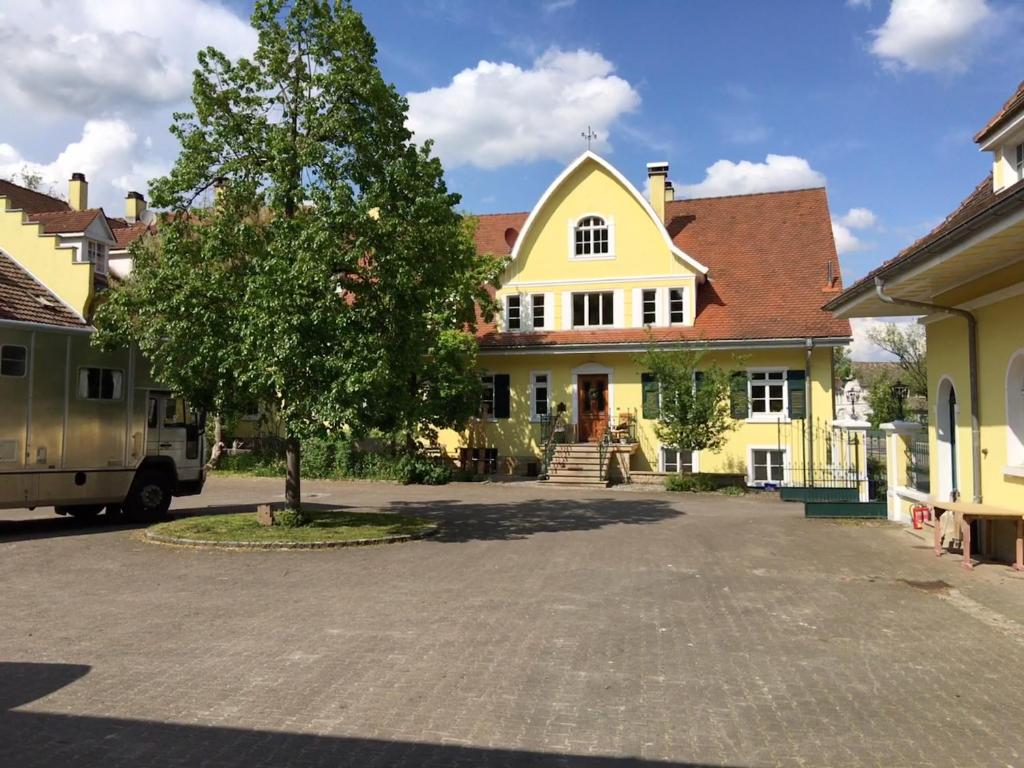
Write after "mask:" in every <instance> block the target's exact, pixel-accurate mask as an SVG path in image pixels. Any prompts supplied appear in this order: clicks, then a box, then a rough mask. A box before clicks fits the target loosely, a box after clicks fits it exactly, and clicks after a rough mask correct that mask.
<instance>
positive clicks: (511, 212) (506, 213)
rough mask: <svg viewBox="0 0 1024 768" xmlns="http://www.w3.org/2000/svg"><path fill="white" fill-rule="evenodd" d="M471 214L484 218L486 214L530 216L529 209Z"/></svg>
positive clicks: (471, 214)
mask: <svg viewBox="0 0 1024 768" xmlns="http://www.w3.org/2000/svg"><path fill="white" fill-rule="evenodd" d="M469 215H470V216H476V218H478V219H482V218H484V217H485V216H529V215H530V212H529V211H508V212H499V213H470V214H469Z"/></svg>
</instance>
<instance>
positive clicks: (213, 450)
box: [206, 413, 224, 469]
mask: <svg viewBox="0 0 1024 768" xmlns="http://www.w3.org/2000/svg"><path fill="white" fill-rule="evenodd" d="M223 454H224V421H223V420H222V419H221V417H220V414H219V413H218V414H217V415H216V416H214V417H213V445H212V446H211V447H210V460H209V461H208V462H206V468H207V469H216V468H217V467H218V466H220V457H221V456H222V455H223Z"/></svg>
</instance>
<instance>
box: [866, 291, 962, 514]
mask: <svg viewBox="0 0 1024 768" xmlns="http://www.w3.org/2000/svg"><path fill="white" fill-rule="evenodd" d="M875 294H876V295H877V296H878V298H879V299H881V300H882V301H884V302H885V303H886V304H899V305H902V306H905V307H914V308H917V309H923V310H926V311H928V312H941V313H943V314H946V315H955V316H957V317H962V318H964V319H965V320H966V321H967V366H968V371H969V374H970V388H971V489H972V491H973V496H972V501H973V502H974V503H975V504H981V426H980V425H979V421H978V410H979V406H978V401H979V398H978V319H977V318H976V317H975V316H974V315H973V314H972V313H971V312H968V311H967V310H966V309H958V308H957V307H946V306H942V305H940V304H929V303H928V302H926V301H914V300H913V299H900V298H897V297H895V296H889V295H888V294H887V293H886V292H885V281H883V280H882V278H881V277H876V278H875ZM950 429H956V425H955V424H953V425H951V426H950Z"/></svg>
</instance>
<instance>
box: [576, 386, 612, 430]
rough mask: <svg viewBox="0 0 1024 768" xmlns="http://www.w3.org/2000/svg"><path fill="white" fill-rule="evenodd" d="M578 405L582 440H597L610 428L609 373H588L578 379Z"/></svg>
mask: <svg viewBox="0 0 1024 768" xmlns="http://www.w3.org/2000/svg"><path fill="white" fill-rule="evenodd" d="M576 383H577V388H576V407H577V408H578V412H579V415H580V421H579V428H580V434H579V439H580V442H582V443H586V442H591V443H594V442H597V441H598V440H600V439H601V438H602V437H603V436H604V431H605V430H606V429H607V428H608V375H607V374H604V373H595V374H587V375H585V376H580V377H579V378H578V379H577V382H576Z"/></svg>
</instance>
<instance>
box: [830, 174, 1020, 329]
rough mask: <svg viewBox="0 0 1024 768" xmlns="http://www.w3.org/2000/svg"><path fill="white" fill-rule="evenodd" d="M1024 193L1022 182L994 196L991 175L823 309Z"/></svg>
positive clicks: (837, 303) (832, 305)
mask: <svg viewBox="0 0 1024 768" xmlns="http://www.w3.org/2000/svg"><path fill="white" fill-rule="evenodd" d="M1022 191H1024V180H1020V181H1017V182H1016V183H1014V184H1012V185H1011V186H1009V187H1006V188H1005V189H1002V190H1000V191H999V192H996V191H994V190H993V189H992V174H991V173H990V174H989V175H988V176H986V177H985V178H984V179H982V180H981V182H980V183H979V184H978V185H977V186H976V187H975V188H974V190H973V191H972V192H971V194H969V195H968V196H967V197H965V198H964V199H963V200H962V201H961V203H960V205H958V206H957V207H956V208H955V209H954V210H953V212H952V213H950V214H949V215H948V216H947V217H946V218H945V219H944V220H943V221H942V223H941V224H939V225H938V226H937V227H935V229H933V230H932V231H931V232H929V233H928V234H926V235H925V236H924V237H921V238H918V239H917V240H916V241H915V242H913V243H911V244H910V245H908V246H907V247H906V248H904V249H903V250H902V251H900V252H899V253H898V254H896V255H895V256H894V257H893V258H891V259H889V260H888V261H884V262H882V263H881V264H880V265H879V266H877V267H875V268H874V269H873V270H871V271H870V272H868V273H867V274H866V275H864V277H862V278H861V279H860V280H858V281H857V282H856V283H854V284H853V285H851V286H850V287H849V288H848V289H847V290H846V291H845V292H844V293H843V294H842V295H841V296H837V297H836V298H834V299H833V300H832V301H830V302H829V303H828V304H827V305H826V307H827V308H830V309H831V308H834V307H836V306H838V305H839V304H841V303H842V302H843V301H844V300H845V299H846V298H847V297H849V296H850V295H852V294H854V293H856V292H858V291H861V290H863V289H864V287H865V286H866V285H869V284H872V283H874V280H875V278H876V277H878V276H879V275H882V274H885V273H887V272H889V271H891V270H893V269H895V268H896V267H899V266H900V265H901V264H905V263H907V262H911V261H914V260H915V258H916V257H917V256H918V255H919V254H920V253H921V252H922V251H924V250H925V249H926V248H928V246H930V245H933V244H934V243H937V242H938V241H939V240H941V239H942V238H944V237H947V236H948V237H957V236H959V235H961V234H966V233H967V232H969V231H971V230H970V228H969V225H970V224H971V223H972V222H973V221H975V220H976V219H978V218H979V217H980V216H982V215H984V214H986V213H987V212H989V211H991V210H992V209H994V208H995V207H996V206H999V205H1001V204H1003V203H1006V204H1010V203H1012V202H1013V201H1014V198H1015V195H1016V194H1017V193H1019V192H1022Z"/></svg>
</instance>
